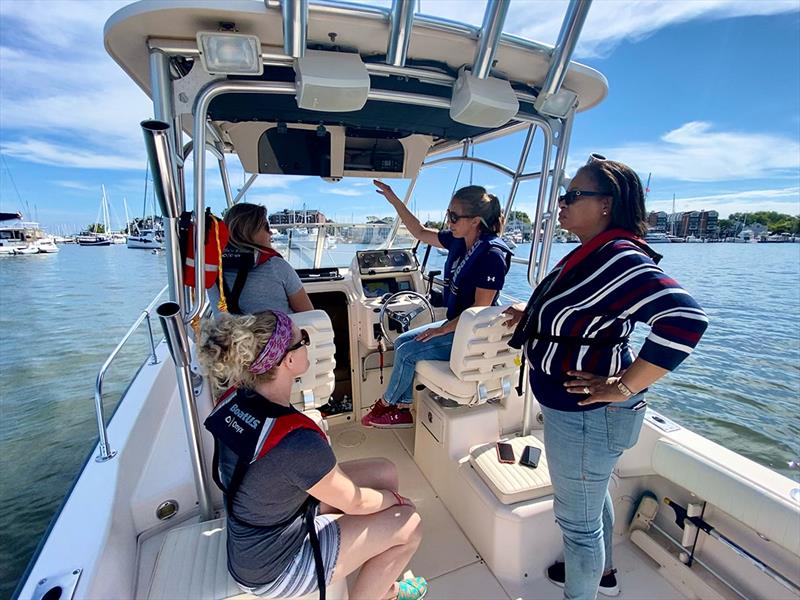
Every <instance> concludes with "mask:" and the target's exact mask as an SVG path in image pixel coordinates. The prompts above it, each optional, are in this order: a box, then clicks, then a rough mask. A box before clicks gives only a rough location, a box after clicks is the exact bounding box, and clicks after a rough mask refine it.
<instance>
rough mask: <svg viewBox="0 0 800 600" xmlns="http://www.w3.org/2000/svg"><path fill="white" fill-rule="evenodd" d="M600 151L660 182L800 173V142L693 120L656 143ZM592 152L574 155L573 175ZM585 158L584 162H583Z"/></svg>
mask: <svg viewBox="0 0 800 600" xmlns="http://www.w3.org/2000/svg"><path fill="white" fill-rule="evenodd" d="M600 152H601V153H602V154H604V155H605V156H608V157H609V158H613V159H614V160H619V161H621V162H624V163H626V164H628V165H630V166H631V167H633V169H635V170H636V171H637V172H638V173H639V174H642V173H652V174H653V176H654V177H656V178H657V179H660V180H664V179H672V180H677V181H698V182H699V181H735V180H745V179H761V178H765V177H780V176H790V177H797V176H798V174H800V142H798V141H797V140H795V139H791V138H787V137H783V136H779V135H770V134H762V133H746V132H737V131H715V130H714V129H713V125H712V124H711V123H707V122H704V121H691V122H689V123H685V124H684V125H681V126H680V127H678V128H677V129H674V130H672V131H669V132H667V133H666V134H664V135H663V136H661V139H660V140H659V141H656V142H632V143H628V144H622V145H620V146H616V147H611V148H604V149H601V150H600ZM584 156H588V152H574V153H573V157H575V158H574V159H573V160H570V163H569V172H571V173H574V172H575V171H576V170H577V169H578V167H580V166H581V165H582V164H583V163H584ZM578 157H579V158H578Z"/></svg>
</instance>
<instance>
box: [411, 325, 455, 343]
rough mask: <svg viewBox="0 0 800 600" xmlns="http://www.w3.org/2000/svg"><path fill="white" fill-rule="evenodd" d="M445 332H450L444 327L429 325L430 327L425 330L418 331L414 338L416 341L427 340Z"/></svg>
mask: <svg viewBox="0 0 800 600" xmlns="http://www.w3.org/2000/svg"><path fill="white" fill-rule="evenodd" d="M447 333H450V332H449V331H446V330H445V328H444V327H431V328H430V329H426V330H425V331H423V332H422V333H420V334H419V335H418V336H417V337H415V338H414V339H415V340H417V341H418V342H427V341H428V340H430V339H432V338H435V337H438V336H440V335H445V334H447Z"/></svg>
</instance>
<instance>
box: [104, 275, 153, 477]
mask: <svg viewBox="0 0 800 600" xmlns="http://www.w3.org/2000/svg"><path fill="white" fill-rule="evenodd" d="M168 287H169V286H164V287H163V288H162V289H161V291H160V292H158V294H156V297H155V298H153V300H152V301H151V302H150V304H148V305H147V308H145V309H144V310H143V311H142V314H140V315H139V318H137V319H136V320H135V321H134V322H133V325H131V326H130V328H129V329H128V331H127V332H126V333H125V335H124V336H122V339H121V340H120V341H119V343H118V344H117V346H116V348H114V349H113V350H112V351H111V354H109V355H108V358H106V360H105V362H104V363H103V366H102V367H100V371H99V372H98V373H97V379H96V380H95V384H94V411H95V416H96V417H97V431H98V434H99V437H100V442H99V444H98V447H99V449H100V454H98V455H97V456H96V457H95V460H96V461H97V462H105V461H107V460H109V459H111V458H114V457H115V456H116V455H117V451H116V450H112V449H111V445H110V444H109V441H108V430H107V428H106V420H105V416H104V414H103V380H104V379H105V376H106V372H107V371H108V369H109V367H110V366H111V363H113V362H114V359H115V358H116V357H117V355H118V354H119V352H120V350H122V347H123V346H124V345H125V343H126V342H127V341H128V340H129V339H130V338H131V336H132V335H133V334H134V333H135V332H136V330H137V329H139V326H140V325H141V324H142V322H144V321H146V322H147V333H148V336H149V341H150V362H149V363H148V364H151V365H156V364H158V358H157V357H156V343H155V339H154V338H153V326H152V325H151V324H150V313H151V312H152V311H153V309H154V308H155V306H156V304H157V303H158V301H159V300H160V299H161V296H163V295H164V292H166V291H167V289H168Z"/></svg>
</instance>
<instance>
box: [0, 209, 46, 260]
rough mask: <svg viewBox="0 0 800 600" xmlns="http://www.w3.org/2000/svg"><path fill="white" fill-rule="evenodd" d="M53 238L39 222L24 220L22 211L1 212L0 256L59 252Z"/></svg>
mask: <svg viewBox="0 0 800 600" xmlns="http://www.w3.org/2000/svg"><path fill="white" fill-rule="evenodd" d="M54 247H55V244H54V243H53V238H52V237H48V236H47V234H46V233H45V232H44V230H43V229H42V228H41V227H40V226H39V223H36V222H34V221H24V220H23V218H22V214H20V213H0V256H12V255H24V254H38V253H39V252H40V248H44V250H41V251H42V252H53V251H55V252H58V248H55V250H52V248H54Z"/></svg>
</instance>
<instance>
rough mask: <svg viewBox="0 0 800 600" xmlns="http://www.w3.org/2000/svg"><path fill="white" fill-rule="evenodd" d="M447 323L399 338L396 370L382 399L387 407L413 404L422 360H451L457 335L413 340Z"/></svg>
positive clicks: (395, 346)
mask: <svg viewBox="0 0 800 600" xmlns="http://www.w3.org/2000/svg"><path fill="white" fill-rule="evenodd" d="M443 323H444V321H439V322H437V323H429V324H428V325H423V326H422V327H417V328H416V329H412V330H410V331H406V332H405V333H404V334H402V335H400V336H398V337H397V339H396V340H395V341H394V367H392V376H391V378H390V379H389V385H387V386H386V392H385V393H384V394H383V399H384V400H385V401H386V402H387V403H388V404H398V403H399V404H411V402H413V397H412V395H413V393H414V390H413V385H414V372H415V370H416V367H417V361H420V360H450V350H452V348H453V337H454V336H455V334H454V333H447V334H445V335H439V336H436V337H435V338H431V339H429V340H427V341H424V342H419V341H417V340H415V339H414V338H415V337H417V336H418V335H419V334H420V333H422V332H423V331H425V330H426V329H430V328H431V327H439V326H440V325H442V324H443Z"/></svg>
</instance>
